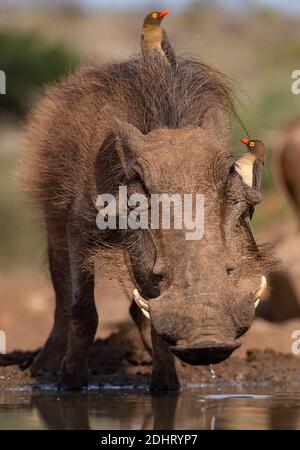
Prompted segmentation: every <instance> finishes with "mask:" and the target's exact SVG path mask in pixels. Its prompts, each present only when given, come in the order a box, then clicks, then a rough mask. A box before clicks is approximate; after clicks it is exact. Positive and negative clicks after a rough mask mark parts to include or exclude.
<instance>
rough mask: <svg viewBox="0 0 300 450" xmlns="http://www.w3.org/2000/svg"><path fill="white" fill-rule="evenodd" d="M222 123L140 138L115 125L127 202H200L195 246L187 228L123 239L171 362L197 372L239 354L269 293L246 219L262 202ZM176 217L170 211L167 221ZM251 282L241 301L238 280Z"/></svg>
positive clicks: (213, 116) (142, 301) (143, 302)
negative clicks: (175, 198) (160, 198)
mask: <svg viewBox="0 0 300 450" xmlns="http://www.w3.org/2000/svg"><path fill="white" fill-rule="evenodd" d="M219 120H221V119H220V117H219V115H218V112H217V111H214V110H213V109H212V110H210V111H208V112H207V114H206V116H205V117H204V120H203V122H202V126H201V127H197V128H196V127H187V128H181V129H156V130H154V131H151V132H150V133H148V134H146V135H143V134H142V133H140V132H139V131H138V130H137V129H136V128H135V127H133V126H132V125H129V124H127V123H124V122H120V121H117V122H118V123H117V127H116V128H118V136H117V138H116V137H114V140H113V142H114V143H115V144H116V145H115V148H116V149H117V151H116V153H117V155H118V158H119V161H120V166H121V167H122V168H123V171H124V173H125V174H126V181H124V179H123V183H124V182H125V183H126V184H127V188H128V192H129V193H130V194H134V193H138V194H141V193H142V194H144V195H145V196H147V198H149V199H150V197H152V196H153V194H168V195H169V196H171V195H174V194H179V195H180V196H181V198H183V195H184V194H190V195H191V196H192V198H193V200H196V194H203V196H204V197H203V198H204V233H203V235H202V234H201V235H199V238H198V239H195V240H188V239H187V233H188V232H190V231H191V230H188V229H187V227H186V226H185V225H184V224H183V226H182V227H181V229H180V227H178V229H174V226H173V227H172V226H171V229H162V227H156V228H158V229H151V228H150V227H151V224H149V229H144V230H128V231H127V232H126V236H127V238H126V239H125V241H126V242H127V246H126V248H127V255H128V266H129V267H130V271H131V274H132V278H133V280H134V283H135V286H136V289H135V291H134V299H135V301H136V302H137V304H138V305H139V307H140V308H141V309H142V311H143V313H144V314H145V315H146V316H147V317H148V318H149V319H150V321H151V324H152V327H153V328H154V329H155V331H156V332H157V334H158V335H159V336H160V337H161V338H163V339H164V340H165V341H166V342H167V343H168V344H169V345H170V346H171V349H172V351H173V352H174V354H176V355H177V356H178V357H180V358H181V359H182V360H183V361H185V362H187V363H190V364H195V365H197V364H210V363H217V362H220V361H222V360H224V359H225V358H227V357H228V356H229V355H230V354H231V353H232V352H233V351H234V350H235V349H236V348H237V347H239V343H238V342H237V338H238V337H240V336H241V335H242V334H244V333H245V331H246V330H247V329H248V328H249V327H250V325H251V323H252V321H253V319H254V315H255V306H256V304H257V303H258V301H259V299H260V297H261V296H262V294H263V291H264V289H265V287H266V286H265V284H266V280H265V277H264V276H263V275H264V255H263V254H262V252H261V250H260V249H258V247H257V244H256V243H255V241H254V239H253V234H252V231H251V228H250V222H249V218H248V210H249V208H251V207H253V206H254V205H255V204H257V203H258V202H259V201H260V200H261V194H260V193H259V192H257V191H254V190H252V189H251V188H250V187H249V186H247V185H246V183H244V181H243V180H242V178H241V177H240V175H239V174H238V173H237V172H236V171H235V168H234V167H235V166H234V159H233V157H232V156H231V155H230V153H229V151H228V149H227V148H226V146H227V142H226V140H224V142H222V140H220V139H218V136H217V135H216V130H218V121H219ZM121 184H122V183H121ZM193 203H194V207H193V209H194V211H193V212H194V213H196V211H195V205H196V202H193ZM149 205H150V206H149V217H150V216H151V204H150V202H149ZM168 207H169V205H168V204H165V205H164V206H163V207H162V210H161V211H163V210H164V208H168ZM175 214H176V213H175V207H174V208H173V209H172V219H174V216H175ZM149 222H150V219H149ZM171 224H172V221H171ZM192 239H193V238H192ZM249 275H251V276H256V277H257V279H256V282H257V288H255V289H254V290H253V291H249V292H244V291H243V290H242V288H241V280H242V279H243V278H246V277H248V276H249Z"/></svg>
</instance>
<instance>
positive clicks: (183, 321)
mask: <svg viewBox="0 0 300 450" xmlns="http://www.w3.org/2000/svg"><path fill="white" fill-rule="evenodd" d="M265 289H266V279H265V277H262V278H261V282H260V285H259V286H258V288H257V289H255V290H254V291H252V292H251V293H249V294H248V295H244V296H242V297H241V295H240V294H238V293H237V292H232V291H228V293H227V294H226V293H224V292H221V293H220V292H219V294H217V295H216V293H215V294H212V293H211V294H208V293H206V294H203V293H202V294H198V295H197V294H193V293H191V292H189V291H186V290H184V289H180V290H178V288H172V287H171V288H170V289H169V290H167V291H166V292H165V293H164V294H162V295H161V296H160V297H158V298H155V299H151V300H145V299H144V298H143V297H142V296H141V295H140V294H139V292H138V291H137V290H135V291H134V294H133V296H134V300H135V301H136V303H137V304H138V306H139V307H140V309H141V310H142V311H143V313H144V315H145V316H146V317H147V318H148V319H149V320H151V323H152V326H153V328H154V329H155V331H156V332H157V334H158V335H159V336H160V337H161V338H162V339H163V340H164V341H165V342H167V343H168V344H169V345H170V348H171V350H172V352H173V353H174V354H175V355H176V356H178V357H179V358H180V359H181V360H182V361H184V362H186V363H188V364H192V365H206V364H216V363H219V362H221V361H223V360H225V359H226V358H228V357H229V356H230V355H231V353H232V352H233V351H234V350H235V349H237V348H238V347H239V346H240V343H239V342H238V341H237V340H236V339H237V338H238V337H240V336H241V335H242V334H244V333H245V332H246V331H247V330H248V328H249V327H250V325H251V323H252V321H253V319H254V316H255V307H256V306H257V304H258V303H259V300H260V298H261V297H262V295H263V293H264V291H265Z"/></svg>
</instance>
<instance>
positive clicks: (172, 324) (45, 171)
mask: <svg viewBox="0 0 300 450" xmlns="http://www.w3.org/2000/svg"><path fill="white" fill-rule="evenodd" d="M231 97H232V94H231V83H230V82H229V81H227V80H226V78H225V77H224V76H223V75H221V74H219V73H218V72H216V71H215V70H213V69H211V68H210V67H208V66H206V65H205V64H202V63H199V62H195V61H193V60H189V59H180V58H178V65H177V68H176V70H175V71H174V70H173V68H172V67H171V66H170V65H169V64H168V63H167V62H166V61H164V59H163V58H160V57H159V56H158V57H156V56H151V57H144V58H136V59H131V60H128V61H126V62H121V63H113V64H109V65H107V66H105V67H89V68H83V69H81V70H79V72H78V73H76V74H75V75H72V76H70V77H69V78H68V79H67V80H65V81H64V82H62V83H61V84H59V85H58V86H55V87H51V88H49V89H48V90H47V93H46V95H45V97H44V99H43V100H42V101H41V102H40V104H39V105H38V107H37V109H36V111H35V113H34V115H33V117H32V118H31V123H30V126H29V132H28V136H27V151H28V153H27V154H26V162H25V168H26V167H27V169H26V170H25V174H27V175H26V183H27V186H29V190H30V191H31V193H32V194H33V196H34V198H35V200H36V201H37V205H38V206H39V208H40V209H41V210H42V215H43V218H44V222H45V229H46V232H47V237H48V254H49V265H50V272H51V276H52V282H53V286H54V289H55V293H56V311H55V323H54V327H53V329H52V331H51V334H50V337H49V338H48V340H47V342H46V344H45V346H44V348H43V349H42V351H41V352H40V354H39V355H38V357H37V359H36V361H35V362H34V364H33V366H32V373H33V374H37V373H40V372H43V371H59V372H60V384H61V386H62V387H65V388H73V389H75V388H80V387H82V386H83V385H84V384H86V382H87V370H88V364H87V357H88V351H89V348H90V346H91V344H92V342H93V339H94V336H95V332H96V328H97V325H98V317H97V312H96V308H95V303H94V283H95V276H96V273H97V272H96V271H95V270H94V267H95V265H98V263H99V262H100V263H101V262H102V263H103V261H104V263H103V264H102V267H103V266H105V267H104V270H105V271H106V272H107V271H109V273H110V275H111V276H113V275H115V277H117V278H118V274H119V267H120V266H121V265H122V264H120V263H119V264H117V262H118V258H120V253H122V254H124V261H125V263H124V265H125V267H126V270H127V273H128V277H127V280H128V283H131V282H132V283H133V285H134V287H135V291H134V297H135V301H136V303H137V304H138V305H139V306H137V304H136V303H135V302H133V303H132V305H131V308H130V310H131V314H132V317H133V318H134V320H135V322H136V323H137V325H138V327H139V329H140V331H141V334H142V337H143V340H144V342H145V344H146V345H147V346H148V348H149V350H150V351H151V352H152V355H153V375H152V388H157V389H178V388H179V386H180V381H179V379H178V376H177V373H176V365H175V355H176V356H177V357H179V358H180V359H181V360H182V361H184V362H186V363H190V364H193V365H199V364H210V363H217V362H220V361H222V360H224V359H225V358H227V357H228V356H230V354H231V353H232V352H233V351H234V349H236V348H237V347H238V346H239V343H238V342H237V338H238V337H239V336H241V335H242V334H243V333H245V331H246V330H247V329H248V328H249V326H250V324H251V323H252V321H253V318H254V314H255V303H256V302H257V301H258V300H259V298H260V296H261V294H262V290H263V287H264V286H263V285H264V277H262V283H261V286H260V287H259V288H258V289H257V290H255V291H253V292H243V291H242V289H241V280H242V279H243V278H245V277H249V276H257V277H261V276H262V274H264V273H265V270H266V266H267V261H268V259H267V257H266V255H265V254H264V253H263V252H262V251H261V249H259V248H258V246H257V245H256V243H255V242H253V238H252V237H251V236H252V234H251V233H250V231H249V226H248V225H247V224H246V221H245V220H244V219H245V214H247V211H249V206H251V207H252V206H253V205H255V204H256V203H258V202H259V201H260V199H261V194H260V193H258V192H257V191H254V190H252V189H251V188H249V186H247V185H246V184H245V183H244V182H243V180H242V178H241V177H240V175H238V174H237V172H236V171H235V169H234V167H235V166H234V159H233V157H232V155H231V153H230V151H229V144H228V134H229V133H228V130H229V124H230V117H231V115H232V112H233V106H232V105H233V102H232V99H231ZM119 186H126V187H127V189H128V192H130V193H143V194H145V195H147V196H148V197H149V196H151V194H154V193H155V194H161V193H167V194H174V193H179V194H180V195H182V194H184V193H189V194H192V196H195V195H196V193H201V194H203V195H204V199H205V208H204V216H205V232H204V236H203V238H202V239H201V240H195V241H189V240H186V238H185V237H186V236H185V235H186V230H185V229H184V227H183V228H182V229H173V228H171V229H170V230H165V229H156V230H152V229H141V230H139V229H137V230H131V229H128V230H118V229H117V230H99V229H98V228H97V226H96V213H97V211H96V207H95V205H96V199H97V196H98V194H102V193H111V194H113V195H116V193H117V192H118V188H119ZM248 223H249V222H248ZM100 270H101V264H100ZM114 272H115V273H114ZM130 280H131V281H130ZM131 292H132V291H131ZM143 313H145V315H147V316H148V317H149V318H150V321H148V319H147V318H146V317H145V316H144V315H143ZM150 328H151V337H152V344H151V342H149V335H150ZM150 347H152V348H150Z"/></svg>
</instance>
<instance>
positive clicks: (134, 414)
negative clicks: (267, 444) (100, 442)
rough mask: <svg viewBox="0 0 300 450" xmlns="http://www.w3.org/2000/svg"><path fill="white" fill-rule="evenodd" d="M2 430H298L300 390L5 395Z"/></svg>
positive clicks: (202, 389)
mask: <svg viewBox="0 0 300 450" xmlns="http://www.w3.org/2000/svg"><path fill="white" fill-rule="evenodd" d="M0 429H95V430H107V429H115V430H122V429H124V430H126V429H141V430H142V429H144V430H152V429H156V430H157V429H177V430H184V429H194V430H207V429H209V430H210V429H222V430H224V429H225V430H228V429H229V430H232V429H233V430H238V429H300V387H299V388H297V389H289V390H282V389H278V388H277V389H275V388H270V387H238V386H235V387H223V386H222V387H220V386H219V387H218V386H201V387H193V388H189V389H185V390H183V391H182V392H181V393H180V394H178V395H177V394H170V393H169V394H162V393H160V394H151V393H150V392H148V391H146V390H141V391H138V392H137V391H134V390H132V389H130V388H129V387H128V389H125V390H124V389H122V390H121V389H102V390H101V391H99V390H96V389H93V388H90V389H89V390H88V391H86V392H81V393H71V392H59V391H56V390H54V389H53V388H51V386H48V387H47V389H45V388H44V389H37V390H33V391H30V390H17V391H16V390H6V391H1V393H0Z"/></svg>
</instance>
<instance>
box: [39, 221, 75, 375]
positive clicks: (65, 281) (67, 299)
mask: <svg viewBox="0 0 300 450" xmlns="http://www.w3.org/2000/svg"><path fill="white" fill-rule="evenodd" d="M56 231H57V230H56ZM59 233H60V245H57V244H55V243H54V242H53V239H52V234H51V233H50V230H49V229H48V241H49V244H48V245H49V249H48V258H49V269H50V273H51V279H52V284H53V287H54V291H55V299H56V308H55V321H54V325H53V328H52V331H51V333H50V336H49V338H48V339H47V341H46V343H45V345H44V347H43V348H42V350H41V351H40V353H39V354H38V355H37V357H36V359H35V361H34V363H33V365H32V366H31V373H32V375H34V376H40V375H45V374H52V375H57V374H58V373H59V370H60V367H61V362H62V359H63V357H64V355H65V352H66V349H67V342H68V334H69V317H70V306H71V297H72V291H71V283H70V266H69V253H68V249H67V237H66V235H65V236H64V230H63V229H62V230H59Z"/></svg>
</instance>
